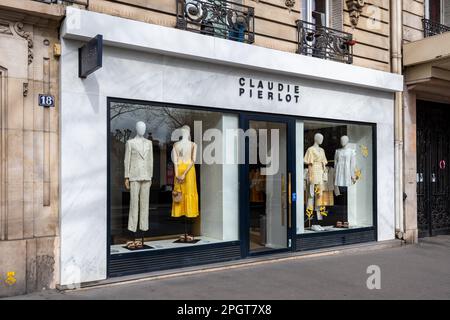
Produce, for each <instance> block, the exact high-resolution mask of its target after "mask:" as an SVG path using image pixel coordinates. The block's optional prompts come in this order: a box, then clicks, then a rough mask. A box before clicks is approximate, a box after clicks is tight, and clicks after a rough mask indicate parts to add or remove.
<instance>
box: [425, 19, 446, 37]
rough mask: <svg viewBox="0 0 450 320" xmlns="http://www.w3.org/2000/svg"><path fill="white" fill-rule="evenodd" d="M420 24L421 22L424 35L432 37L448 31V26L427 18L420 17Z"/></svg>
mask: <svg viewBox="0 0 450 320" xmlns="http://www.w3.org/2000/svg"><path fill="white" fill-rule="evenodd" d="M422 24H423V33H424V37H425V38H427V37H432V36H435V35H438V34H441V33H444V32H449V31H450V27H449V26H446V25H443V24H440V23H437V22H434V21H431V20H429V19H422Z"/></svg>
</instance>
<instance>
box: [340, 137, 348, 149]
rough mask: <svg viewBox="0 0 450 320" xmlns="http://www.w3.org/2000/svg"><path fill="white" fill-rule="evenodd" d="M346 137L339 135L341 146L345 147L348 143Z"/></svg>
mask: <svg viewBox="0 0 450 320" xmlns="http://www.w3.org/2000/svg"><path fill="white" fill-rule="evenodd" d="M348 141H349V139H348V137H347V136H342V137H341V146H343V147H345V146H346V145H348Z"/></svg>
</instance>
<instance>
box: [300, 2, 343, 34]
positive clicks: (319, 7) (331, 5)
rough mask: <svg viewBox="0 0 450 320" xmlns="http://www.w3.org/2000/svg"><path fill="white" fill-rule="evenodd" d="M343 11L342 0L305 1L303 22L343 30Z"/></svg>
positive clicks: (303, 3) (303, 4)
mask: <svg viewBox="0 0 450 320" xmlns="http://www.w3.org/2000/svg"><path fill="white" fill-rule="evenodd" d="M343 10H344V8H343V1H342V0H304V1H302V20H303V21H306V22H309V23H313V24H315V25H319V26H323V27H328V28H333V29H336V30H342V29H343Z"/></svg>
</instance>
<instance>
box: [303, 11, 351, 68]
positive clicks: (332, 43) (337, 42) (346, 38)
mask: <svg viewBox="0 0 450 320" xmlns="http://www.w3.org/2000/svg"><path fill="white" fill-rule="evenodd" d="M297 32H298V39H297V41H298V49H297V53H299V54H303V55H307V56H312V57H316V58H320V59H326V60H333V61H338V62H344V63H348V64H352V63H353V45H354V44H355V42H354V40H353V35H352V34H351V33H347V32H343V31H340V30H335V29H331V28H327V27H324V26H321V25H317V24H313V23H309V22H306V21H302V20H298V21H297Z"/></svg>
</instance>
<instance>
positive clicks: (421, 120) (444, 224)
mask: <svg viewBox="0 0 450 320" xmlns="http://www.w3.org/2000/svg"><path fill="white" fill-rule="evenodd" d="M449 165H450V105H443V104H437V103H432V102H425V101H418V102H417V222H418V227H419V236H420V237H426V236H434V235H439V234H448V233H450V168H449Z"/></svg>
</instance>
